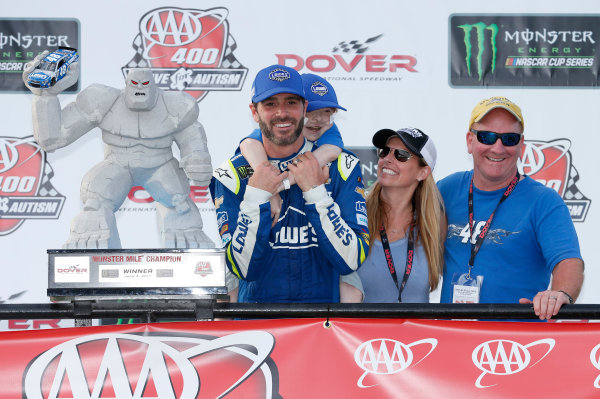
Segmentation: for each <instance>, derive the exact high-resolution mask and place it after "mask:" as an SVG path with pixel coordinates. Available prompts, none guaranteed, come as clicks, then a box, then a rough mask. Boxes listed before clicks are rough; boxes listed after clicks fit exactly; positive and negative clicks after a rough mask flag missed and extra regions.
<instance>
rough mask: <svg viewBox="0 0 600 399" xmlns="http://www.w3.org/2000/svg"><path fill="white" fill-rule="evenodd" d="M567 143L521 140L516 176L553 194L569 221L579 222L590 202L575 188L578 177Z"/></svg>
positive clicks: (565, 141) (556, 140)
mask: <svg viewBox="0 0 600 399" xmlns="http://www.w3.org/2000/svg"><path fill="white" fill-rule="evenodd" d="M570 148H571V141H570V140H569V139H564V138H563V139H555V140H551V141H540V140H525V144H524V145H523V152H522V153H521V157H520V158H519V161H518V167H519V172H520V173H523V174H527V175H528V176H530V177H531V178H532V179H535V180H537V181H538V182H540V183H542V184H544V185H545V186H547V187H550V188H551V189H553V190H555V191H556V192H557V193H558V194H559V195H560V196H561V197H562V198H563V200H564V201H565V204H567V207H568V208H569V212H570V213H571V219H573V221H574V222H583V221H585V217H586V215H587V212H588V210H589V207H590V205H591V203H592V201H591V200H590V199H589V198H587V197H586V196H584V195H583V193H582V192H581V191H580V190H579V189H578V188H577V182H578V181H579V173H578V172H577V169H575V167H574V166H573V164H572V155H571V152H570V151H569V149H570Z"/></svg>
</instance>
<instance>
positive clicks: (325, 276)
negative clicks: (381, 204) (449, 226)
mask: <svg viewBox="0 0 600 399" xmlns="http://www.w3.org/2000/svg"><path fill="white" fill-rule="evenodd" d="M252 93H253V96H252V104H251V105H250V110H251V112H252V116H253V118H254V120H255V121H256V122H258V124H259V127H260V129H261V133H262V137H263V145H264V147H265V151H266V153H267V156H268V157H269V161H267V162H264V163H263V164H260V165H259V166H258V167H257V168H256V169H255V170H253V169H252V168H251V167H250V166H249V164H248V162H247V161H246V159H245V158H244V157H243V156H242V154H237V155H235V156H234V157H233V158H231V159H229V160H228V161H226V162H225V163H223V164H222V165H221V166H220V167H218V168H217V169H216V170H215V171H214V174H213V179H212V181H211V185H210V188H211V194H212V196H213V198H214V201H215V207H216V211H217V219H218V226H219V232H220V234H221V238H222V240H223V242H224V243H225V245H226V257H227V266H228V268H229V269H230V271H231V272H232V273H233V274H234V275H236V276H237V277H238V278H239V279H240V283H239V293H238V301H239V302H338V301H339V276H340V275H343V274H348V273H351V272H353V271H355V270H357V269H358V267H359V266H360V264H361V263H362V262H363V261H364V259H365V257H366V254H367V252H368V245H369V233H368V228H367V218H366V211H365V209H366V207H365V200H364V188H363V184H362V177H361V169H360V164H359V160H358V158H357V157H355V156H354V155H353V154H351V153H349V152H346V151H343V152H342V153H341V154H340V156H339V157H338V158H337V160H335V161H334V162H332V163H331V165H330V167H329V168H327V167H324V168H321V167H320V166H319V163H318V161H317V159H316V158H315V157H314V155H313V154H312V152H311V150H312V149H313V147H312V146H313V144H312V143H310V142H308V141H307V140H305V139H304V137H303V136H302V134H301V132H302V128H303V122H304V114H305V112H306V105H307V103H306V101H305V99H304V90H303V86H302V79H301V77H300V75H299V74H298V72H296V71H295V70H294V69H292V68H289V67H286V66H283V65H273V66H270V67H267V68H265V69H263V70H261V71H260V72H259V73H258V74H257V76H256V78H255V80H254V84H253V87H252ZM289 173H292V174H293V175H294V178H295V180H296V185H294V186H292V187H289V182H287V177H288V175H289ZM282 183H283V184H284V186H286V188H287V189H286V190H283V191H282V192H280V195H281V198H282V206H281V213H280V217H279V219H278V220H277V221H276V222H275V223H274V225H273V227H272V223H271V222H272V221H271V214H270V204H269V198H270V197H271V196H272V195H273V194H274V193H276V192H277V190H278V187H279V185H280V184H282Z"/></svg>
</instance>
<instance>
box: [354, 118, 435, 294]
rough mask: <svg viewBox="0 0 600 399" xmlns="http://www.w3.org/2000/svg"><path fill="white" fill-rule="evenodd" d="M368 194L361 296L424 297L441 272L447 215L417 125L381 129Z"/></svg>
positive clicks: (431, 151)
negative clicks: (368, 239)
mask: <svg viewBox="0 0 600 399" xmlns="http://www.w3.org/2000/svg"><path fill="white" fill-rule="evenodd" d="M373 145H375V147H377V149H378V150H377V153H378V156H379V161H378V163H377V181H376V182H375V184H374V185H373V187H372V188H371V189H370V191H369V193H368V195H367V215H368V219H369V231H370V234H371V245H370V248H369V255H368V257H367V259H366V260H365V262H364V263H363V264H362V266H361V267H360V268H359V269H358V274H359V276H360V278H361V280H362V283H363V288H364V291H365V298H364V302H371V303H373V302H429V293H430V291H433V290H434V289H436V287H437V285H438V282H439V279H440V276H441V275H442V271H443V270H442V269H443V262H444V254H443V251H444V249H443V243H444V238H445V233H446V221H445V220H446V218H445V215H444V205H443V200H442V197H441V195H440V193H439V191H438V188H437V186H436V184H435V181H434V180H433V176H432V174H431V172H432V170H433V168H434V166H435V161H436V155H437V152H436V149H435V146H434V144H433V141H432V140H431V138H430V137H429V136H427V135H426V134H425V133H423V132H422V131H421V130H419V129H415V128H403V129H400V130H398V131H394V130H391V129H382V130H379V131H378V132H376V133H375V135H374V136H373Z"/></svg>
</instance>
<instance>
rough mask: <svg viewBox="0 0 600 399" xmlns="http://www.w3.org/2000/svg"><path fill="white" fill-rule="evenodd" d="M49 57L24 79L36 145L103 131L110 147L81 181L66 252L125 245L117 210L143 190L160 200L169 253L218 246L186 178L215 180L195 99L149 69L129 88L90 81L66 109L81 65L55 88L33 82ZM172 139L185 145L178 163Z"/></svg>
mask: <svg viewBox="0 0 600 399" xmlns="http://www.w3.org/2000/svg"><path fill="white" fill-rule="evenodd" d="M45 55H46V53H44V54H41V55H40V56H38V57H36V58H35V60H33V61H32V62H30V63H28V64H27V65H26V66H25V70H24V72H23V80H24V82H25V84H26V86H27V87H28V88H29V90H31V92H32V93H33V94H34V97H33V104H32V113H33V129H34V137H35V140H36V141H37V142H38V143H39V144H40V146H41V147H42V148H43V149H44V150H45V151H47V152H53V151H54V150H57V149H59V148H62V147H65V146H67V145H69V144H71V143H73V142H74V141H75V140H77V139H78V138H79V137H81V136H83V135H84V134H86V133H87V132H89V131H90V130H92V129H94V128H96V127H98V128H100V130H101V131H102V141H103V142H104V147H105V148H104V160H103V161H102V162H100V163H99V164H97V165H96V166H94V167H93V168H92V169H91V170H90V171H89V172H87V174H86V175H85V176H84V178H83V180H82V182H81V200H82V202H83V210H82V211H81V212H80V213H79V214H78V215H77V216H76V217H75V218H74V219H73V221H72V222H71V233H70V235H69V238H68V240H67V242H66V243H65V245H64V248H67V249H90V248H121V240H120V238H119V233H118V230H117V225H116V220H115V212H116V211H117V210H118V209H119V207H120V206H121V204H122V203H123V201H124V200H125V198H126V196H127V194H128V193H129V191H130V189H131V187H133V186H137V185H139V186H142V187H144V188H145V189H146V191H148V193H149V194H150V195H151V196H152V197H153V198H154V199H155V200H156V208H157V215H158V224H159V229H160V232H161V235H162V241H163V246H164V247H165V248H214V243H213V242H212V241H211V240H210V239H209V238H208V237H207V236H206V234H205V233H204V231H203V230H202V218H201V216H200V213H199V211H198V208H197V207H196V205H195V204H194V202H193V201H192V200H191V199H190V198H189V192H190V183H189V180H188V179H190V180H193V181H195V182H197V184H198V185H208V182H209V180H210V178H211V175H212V166H211V160H210V155H209V153H208V148H207V146H206V134H205V132H204V129H203V127H202V125H201V124H200V123H199V122H198V121H197V118H198V112H199V111H198V104H197V103H196V101H195V100H194V98H193V97H192V96H190V95H188V94H186V93H183V92H166V91H163V90H161V89H160V88H159V87H157V86H156V84H155V82H154V78H153V76H152V72H151V71H150V70H148V69H134V70H132V71H131V72H129V74H128V75H127V78H126V86H125V88H124V89H122V90H119V89H115V88H113V87H108V86H104V85H101V84H92V85H91V86H89V87H87V88H85V89H84V90H82V91H81V92H80V93H79V94H78V95H77V98H76V100H75V101H74V102H72V103H70V104H68V105H67V106H66V107H64V108H63V109H62V110H61V106H60V102H59V101H58V97H57V95H58V94H60V93H61V92H62V91H63V90H65V89H66V88H68V87H70V86H71V85H73V84H75V83H76V82H77V79H78V78H79V62H75V63H73V64H72V65H71V66H70V69H69V71H68V72H67V75H66V76H65V77H64V78H63V79H61V80H59V81H58V82H56V84H54V85H53V86H51V87H49V88H45V89H41V88H36V87H32V86H30V85H29V84H28V83H27V77H28V75H29V73H31V71H33V70H34V69H35V67H36V66H37V65H38V64H39V63H40V62H41V60H42V59H43V58H44V56H45ZM173 142H175V143H176V144H177V146H178V148H179V152H180V159H181V160H180V161H178V160H177V159H176V158H175V157H174V155H173V150H172V144H173ZM184 171H185V172H184Z"/></svg>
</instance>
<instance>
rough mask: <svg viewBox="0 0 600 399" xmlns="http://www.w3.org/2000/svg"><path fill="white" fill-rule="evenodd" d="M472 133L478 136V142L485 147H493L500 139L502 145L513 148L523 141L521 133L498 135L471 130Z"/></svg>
mask: <svg viewBox="0 0 600 399" xmlns="http://www.w3.org/2000/svg"><path fill="white" fill-rule="evenodd" d="M471 132H473V133H475V134H476V135H477V141H479V142H480V143H482V144H485V145H493V144H495V143H496V141H498V139H500V141H502V145H504V146H506V147H513V146H515V145H517V144H519V142H520V141H521V135H520V134H519V133H496V132H487V131H485V130H475V129H471Z"/></svg>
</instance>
